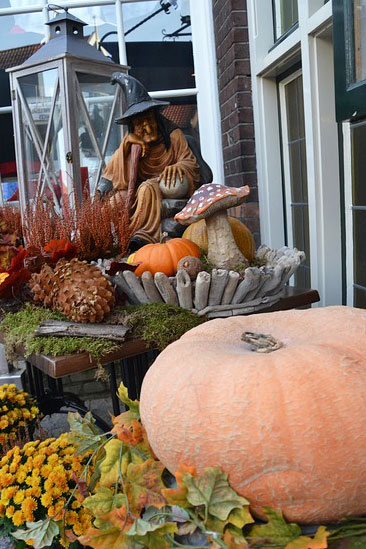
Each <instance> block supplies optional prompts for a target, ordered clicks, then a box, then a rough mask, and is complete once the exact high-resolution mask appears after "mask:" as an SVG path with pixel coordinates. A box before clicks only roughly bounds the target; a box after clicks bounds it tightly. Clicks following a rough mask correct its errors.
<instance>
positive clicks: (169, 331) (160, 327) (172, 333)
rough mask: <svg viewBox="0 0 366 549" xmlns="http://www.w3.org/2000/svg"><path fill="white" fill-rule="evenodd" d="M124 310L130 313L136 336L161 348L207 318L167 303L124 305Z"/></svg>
mask: <svg viewBox="0 0 366 549" xmlns="http://www.w3.org/2000/svg"><path fill="white" fill-rule="evenodd" d="M124 310H125V311H127V313H128V316H127V324H128V326H129V327H130V329H131V330H132V331H133V334H134V336H136V337H140V338H141V339H143V340H144V341H145V342H146V343H148V344H149V345H157V347H158V349H159V350H163V349H165V347H167V346H168V345H169V344H170V343H172V342H173V341H176V340H177V339H179V338H180V337H181V336H182V335H183V334H184V333H186V332H188V330H191V329H192V328H195V327H196V326H198V325H199V324H202V323H203V322H205V320H206V319H205V318H204V317H200V316H198V315H196V314H195V313H193V312H192V311H188V310H187V309H182V308H181V307H177V306H175V305H167V304H166V303H149V304H146V305H139V306H133V307H124Z"/></svg>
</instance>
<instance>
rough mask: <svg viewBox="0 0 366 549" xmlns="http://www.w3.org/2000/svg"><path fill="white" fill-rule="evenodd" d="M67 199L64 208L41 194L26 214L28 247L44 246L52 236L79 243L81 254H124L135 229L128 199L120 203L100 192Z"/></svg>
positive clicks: (87, 257)
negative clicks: (131, 219) (56, 206)
mask: <svg viewBox="0 0 366 549" xmlns="http://www.w3.org/2000/svg"><path fill="white" fill-rule="evenodd" d="M73 202H74V203H72V200H71V199H69V200H64V203H63V207H62V209H61V210H56V209H55V208H54V206H53V203H52V202H51V201H49V200H48V199H45V198H44V197H42V196H37V197H36V198H35V199H34V201H33V203H32V204H31V205H30V206H29V208H28V209H27V211H26V212H25V216H24V236H25V239H26V243H27V246H28V247H31V248H33V249H38V250H44V248H45V246H47V244H48V243H49V242H50V241H51V240H60V239H63V240H66V241H68V242H70V243H71V244H75V245H76V246H77V250H78V253H77V255H78V258H79V259H82V260H87V261H90V260H93V259H96V258H99V257H112V256H117V255H124V254H125V253H126V252H127V249H128V243H129V241H130V238H131V236H132V234H133V232H134V227H133V226H131V225H130V216H129V212H128V208H127V203H126V201H120V202H119V203H118V204H117V203H116V202H114V201H111V200H109V199H108V198H106V199H102V198H101V197H100V196H99V194H96V195H95V196H94V197H91V196H84V197H83V200H82V202H81V203H79V202H78V200H76V199H75V200H74V201H73Z"/></svg>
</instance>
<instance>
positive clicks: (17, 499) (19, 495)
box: [14, 490, 25, 505]
mask: <svg viewBox="0 0 366 549" xmlns="http://www.w3.org/2000/svg"><path fill="white" fill-rule="evenodd" d="M24 497H25V490H18V492H17V493H16V494H15V496H14V503H16V504H17V505H19V504H20V503H22V501H23V499H24Z"/></svg>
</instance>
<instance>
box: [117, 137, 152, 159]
mask: <svg viewBox="0 0 366 549" xmlns="http://www.w3.org/2000/svg"><path fill="white" fill-rule="evenodd" d="M134 144H135V145H140V147H141V148H142V154H141V156H145V155H146V153H147V144H146V143H145V142H144V141H142V139H140V138H139V137H137V135H135V134H134V133H128V134H127V136H126V138H125V140H124V145H123V152H124V153H125V155H127V154H129V152H130V150H131V145H134Z"/></svg>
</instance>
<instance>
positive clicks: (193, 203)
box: [174, 183, 250, 225]
mask: <svg viewBox="0 0 366 549" xmlns="http://www.w3.org/2000/svg"><path fill="white" fill-rule="evenodd" d="M249 193H250V189H249V187H248V185H245V186H244V187H238V188H236V187H226V186H225V185H218V184H217V183H208V184H207V185H202V187H200V188H199V189H197V191H196V192H195V193H193V195H192V196H191V198H190V199H189V200H188V202H187V204H186V205H185V206H184V208H183V210H181V211H180V212H179V213H177V214H176V216H175V217H174V219H175V220H176V221H178V222H179V223H181V224H182V225H190V224H191V223H195V222H196V221H199V220H200V219H206V218H207V217H209V216H210V215H212V214H213V213H215V212H218V211H220V210H227V209H228V208H232V207H234V206H238V205H239V204H242V203H243V202H244V200H245V199H246V197H247V196H248V194H249Z"/></svg>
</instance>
